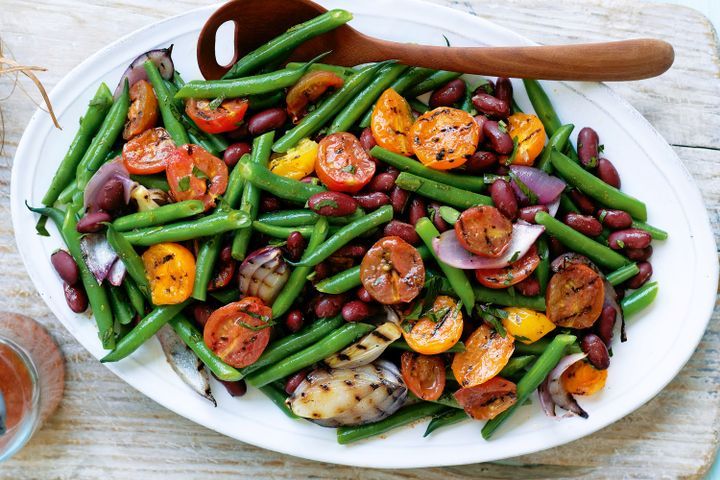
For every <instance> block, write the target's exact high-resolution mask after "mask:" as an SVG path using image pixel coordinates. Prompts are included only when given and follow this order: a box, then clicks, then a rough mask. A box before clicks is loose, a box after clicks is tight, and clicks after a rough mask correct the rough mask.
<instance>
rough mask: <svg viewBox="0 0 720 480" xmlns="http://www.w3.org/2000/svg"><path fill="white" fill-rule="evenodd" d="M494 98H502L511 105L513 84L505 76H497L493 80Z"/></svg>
mask: <svg viewBox="0 0 720 480" xmlns="http://www.w3.org/2000/svg"><path fill="white" fill-rule="evenodd" d="M495 98H497V99H498V100H502V101H503V102H505V103H507V104H508V105H512V98H513V86H512V82H511V81H510V79H509V78H507V77H498V79H497V81H496V82H495Z"/></svg>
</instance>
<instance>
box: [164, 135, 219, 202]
mask: <svg viewBox="0 0 720 480" xmlns="http://www.w3.org/2000/svg"><path fill="white" fill-rule="evenodd" d="M166 173H167V180H168V184H169V185H170V193H171V195H172V197H173V198H174V199H175V201H176V202H180V201H183V200H202V201H203V203H205V210H207V209H209V208H211V207H213V206H215V199H216V198H217V197H218V195H222V194H223V193H225V189H226V188H227V182H228V169H227V165H225V162H223V161H222V160H220V159H219V158H217V157H214V156H213V155H211V154H210V153H208V152H207V151H206V150H205V149H204V148H202V147H200V146H197V145H183V146H181V147H178V148H176V149H175V151H174V153H173V154H172V155H171V156H170V158H168V162H167V171H166Z"/></svg>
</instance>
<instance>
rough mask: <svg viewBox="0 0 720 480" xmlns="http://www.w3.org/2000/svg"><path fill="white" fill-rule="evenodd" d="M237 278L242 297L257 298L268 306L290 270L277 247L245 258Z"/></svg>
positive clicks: (267, 248)
mask: <svg viewBox="0 0 720 480" xmlns="http://www.w3.org/2000/svg"><path fill="white" fill-rule="evenodd" d="M238 277H239V279H240V293H241V294H242V295H244V296H250V297H259V298H260V299H262V301H263V302H265V303H266V304H267V305H270V304H271V303H272V302H273V300H275V297H277V296H278V294H279V293H280V290H282V288H283V287H284V286H285V284H286V283H287V281H288V278H290V270H289V269H288V266H287V263H286V262H285V259H284V258H283V256H282V250H281V249H280V248H279V247H265V248H261V249H260V250H256V251H254V252H252V253H251V254H250V255H248V256H247V258H245V260H244V261H243V262H242V264H241V265H240V268H239V269H238Z"/></svg>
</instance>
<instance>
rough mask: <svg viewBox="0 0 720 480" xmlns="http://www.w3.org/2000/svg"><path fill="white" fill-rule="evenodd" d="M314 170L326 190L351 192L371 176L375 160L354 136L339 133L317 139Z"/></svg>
mask: <svg viewBox="0 0 720 480" xmlns="http://www.w3.org/2000/svg"><path fill="white" fill-rule="evenodd" d="M315 172H316V173H317V176H318V177H319V178H320V181H321V182H322V183H324V184H325V186H326V187H328V188H329V189H330V190H334V191H336V192H350V193H355V192H357V191H359V190H361V189H362V188H363V187H364V186H365V185H367V184H368V183H369V182H370V180H371V179H372V177H373V175H375V162H373V161H372V159H371V158H370V155H368V153H367V152H366V151H365V149H364V148H363V146H362V144H361V143H360V140H358V139H357V138H356V137H355V135H353V134H351V133H345V132H339V133H333V134H331V135H328V136H327V137H325V138H323V139H322V140H321V141H320V144H319V145H318V154H317V158H316V160H315Z"/></svg>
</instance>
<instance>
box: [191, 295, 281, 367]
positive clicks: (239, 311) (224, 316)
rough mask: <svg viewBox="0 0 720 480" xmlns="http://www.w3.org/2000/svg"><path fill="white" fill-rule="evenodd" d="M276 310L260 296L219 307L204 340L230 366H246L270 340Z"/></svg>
mask: <svg viewBox="0 0 720 480" xmlns="http://www.w3.org/2000/svg"><path fill="white" fill-rule="evenodd" d="M271 326H272V309H271V308H270V307H268V306H267V305H265V304H264V303H263V301H262V300H260V299H259V298H257V297H245V298H243V299H242V300H240V301H239V302H233V303H229V304H227V305H225V306H224V307H221V308H218V309H217V310H215V311H214V312H213V313H212V314H211V315H210V318H208V321H207V323H206V324H205V330H204V331H203V339H204V340H205V345H207V346H208V347H209V348H210V349H211V350H212V351H213V352H215V355H217V356H218V357H220V359H221V360H223V361H224V362H225V363H227V364H228V365H230V366H232V367H235V368H243V367H247V366H248V365H251V364H253V363H254V362H255V360H257V359H258V357H260V355H262V353H263V351H264V350H265V347H267V344H268V342H269V341H270V327H271Z"/></svg>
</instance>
